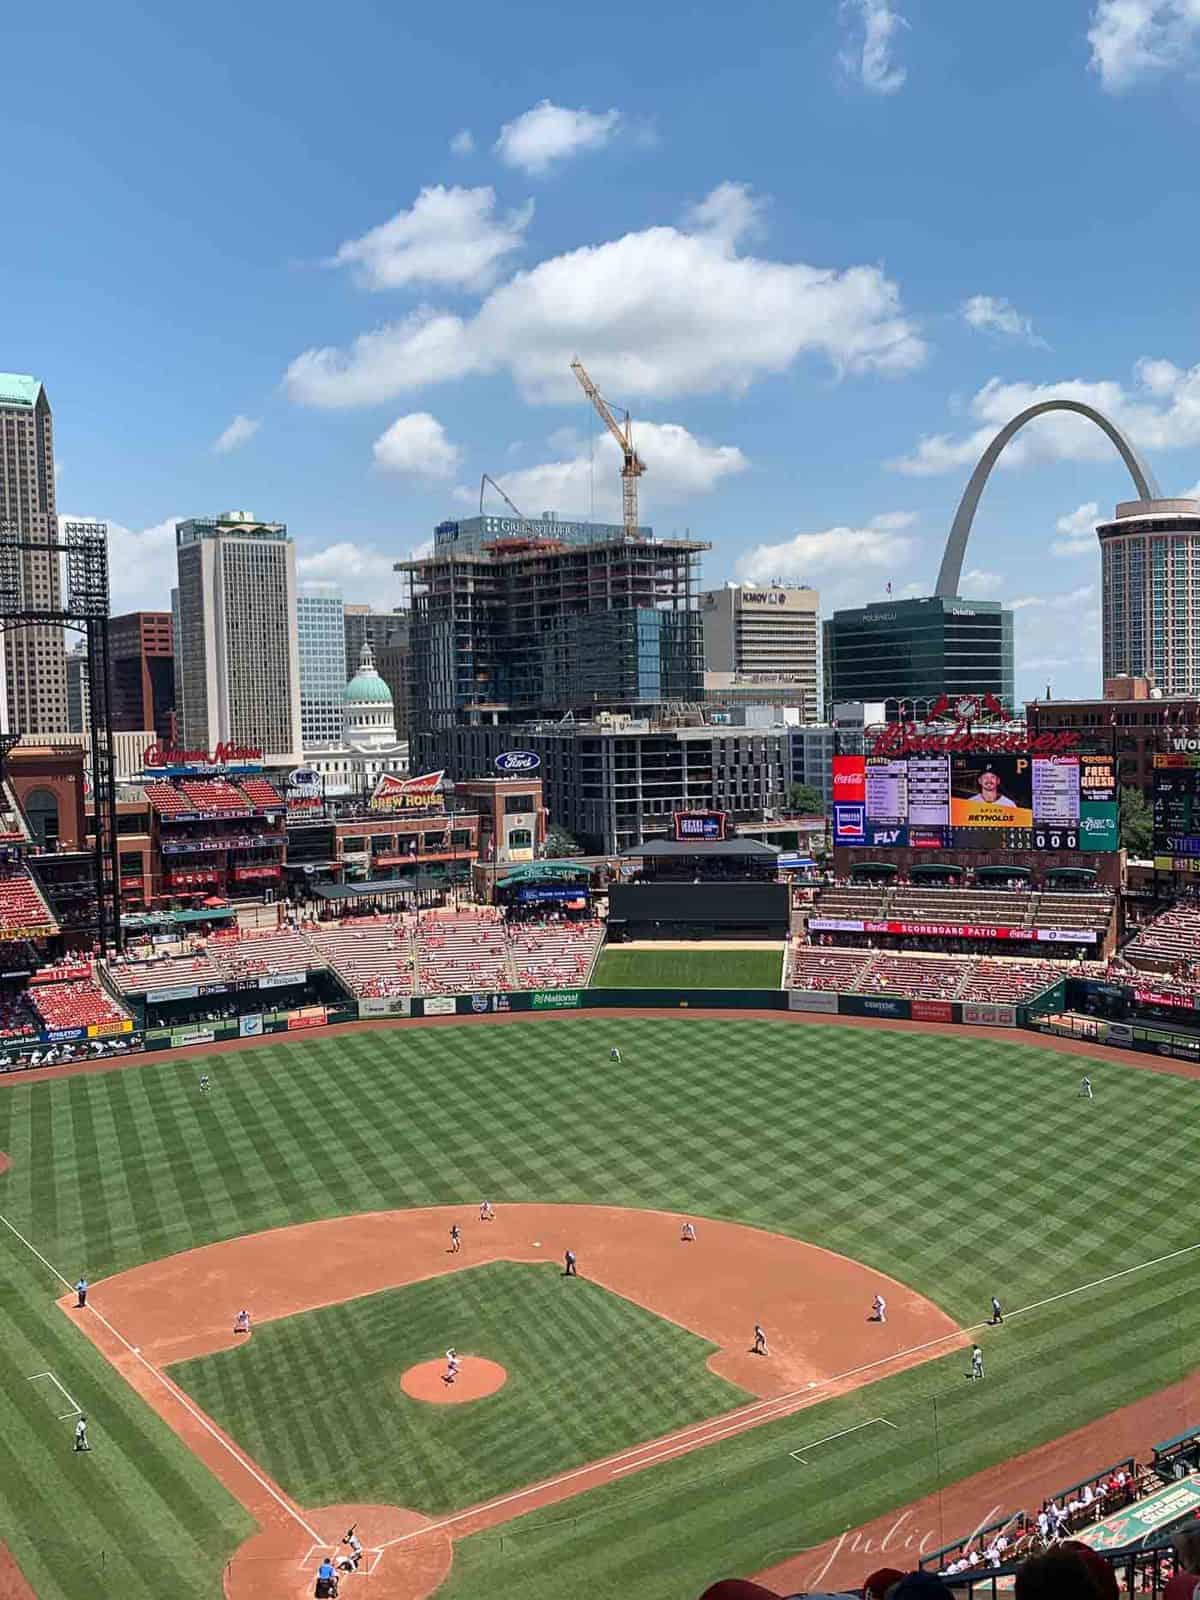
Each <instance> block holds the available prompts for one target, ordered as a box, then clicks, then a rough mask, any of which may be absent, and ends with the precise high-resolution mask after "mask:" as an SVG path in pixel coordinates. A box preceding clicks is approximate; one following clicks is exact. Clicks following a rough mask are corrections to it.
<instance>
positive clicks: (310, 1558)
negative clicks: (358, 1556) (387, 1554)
mask: <svg viewBox="0 0 1200 1600" xmlns="http://www.w3.org/2000/svg"><path fill="white" fill-rule="evenodd" d="M383 1551H384V1546H383V1545H381V1544H367V1545H364V1546H363V1555H364V1556H369V1557H370V1558H371V1559H370V1560H369V1561H367V1562H366V1563H365V1564H364V1565H363V1566H361V1567H360V1568H359V1570H358V1571H357V1572H343V1573H339V1577H343V1578H369V1577H370V1576H371V1575H372V1573H373V1572H374V1571H375V1568H376V1567H377V1566H378V1565H379V1563H380V1562H381V1561H382V1560H383ZM329 1552H330V1546H329V1545H327V1544H310V1545H309V1547H308V1549H307V1550H306V1551H305V1552H304V1554H303V1555H302V1556H301V1557H300V1559H299V1561H297V1563H296V1571H297V1572H309V1571H311V1569H312V1564H313V1562H314V1561H316V1560H317V1559H318V1557H320V1558H321V1559H323V1558H324V1557H325V1556H328V1555H329ZM332 1559H333V1557H332V1556H330V1560H332Z"/></svg>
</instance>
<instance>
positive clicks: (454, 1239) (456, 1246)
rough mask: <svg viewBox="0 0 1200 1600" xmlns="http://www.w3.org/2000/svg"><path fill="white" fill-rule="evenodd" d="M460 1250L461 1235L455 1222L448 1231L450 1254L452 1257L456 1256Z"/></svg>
mask: <svg viewBox="0 0 1200 1600" xmlns="http://www.w3.org/2000/svg"><path fill="white" fill-rule="evenodd" d="M461 1249H462V1234H461V1233H459V1231H458V1223H457V1222H456V1223H454V1225H453V1226H452V1227H451V1229H450V1254H451V1255H452V1256H456V1255H457V1254H458V1252H459V1251H460V1250H461Z"/></svg>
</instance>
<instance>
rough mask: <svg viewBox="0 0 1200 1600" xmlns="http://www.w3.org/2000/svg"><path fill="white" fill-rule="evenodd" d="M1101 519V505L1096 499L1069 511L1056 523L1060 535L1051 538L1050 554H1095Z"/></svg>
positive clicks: (1086, 501)
mask: <svg viewBox="0 0 1200 1600" xmlns="http://www.w3.org/2000/svg"><path fill="white" fill-rule="evenodd" d="M1099 521H1100V507H1099V505H1098V504H1097V503H1096V501H1095V500H1085V501H1084V503H1083V504H1082V505H1081V506H1076V507H1075V509H1074V511H1068V512H1067V513H1066V515H1065V516H1062V517H1059V519H1058V521H1057V522H1056V523H1055V527H1056V528H1057V529H1058V532H1059V535H1060V537H1059V538H1057V539H1053V540H1051V543H1050V554H1051V555H1054V556H1087V555H1095V554H1096V551H1097V549H1098V548H1099V547H1098V545H1097V543H1096V524H1097V523H1098V522H1099Z"/></svg>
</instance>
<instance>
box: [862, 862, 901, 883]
mask: <svg viewBox="0 0 1200 1600" xmlns="http://www.w3.org/2000/svg"><path fill="white" fill-rule="evenodd" d="M899 871H900V868H899V867H898V866H897V865H896V863H895V862H894V861H855V862H854V863H853V864H852V866H851V868H850V882H851V883H853V882H854V880H855V878H856V877H858V875H859V873H862V874H863V876H864V877H866V876H868V875H870V876H871V877H874V878H894V877H896V876H897V874H898V873H899Z"/></svg>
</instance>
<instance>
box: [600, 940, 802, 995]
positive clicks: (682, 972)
mask: <svg viewBox="0 0 1200 1600" xmlns="http://www.w3.org/2000/svg"><path fill="white" fill-rule="evenodd" d="M782 975H783V945H782V944H777V945H775V946H774V947H772V948H767V949H758V948H755V949H747V948H746V947H745V946H737V945H734V946H730V947H727V948H718V949H714V948H712V947H711V946H709V947H708V948H707V949H704V948H692V949H687V948H684V949H679V948H677V947H672V948H662V947H660V948H657V949H647V948H646V947H644V946H643V947H641V948H639V949H636V950H630V949H627V948H624V947H621V946H617V947H615V948H614V947H613V946H612V945H609V946H608V947H607V948H606V949H604V950H602V951H601V952H600V959H599V961H598V962H597V963H596V971H595V974H594V975H593V977H592V986H593V988H597V989H778V988H779V985H780V981H781V979H782Z"/></svg>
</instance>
